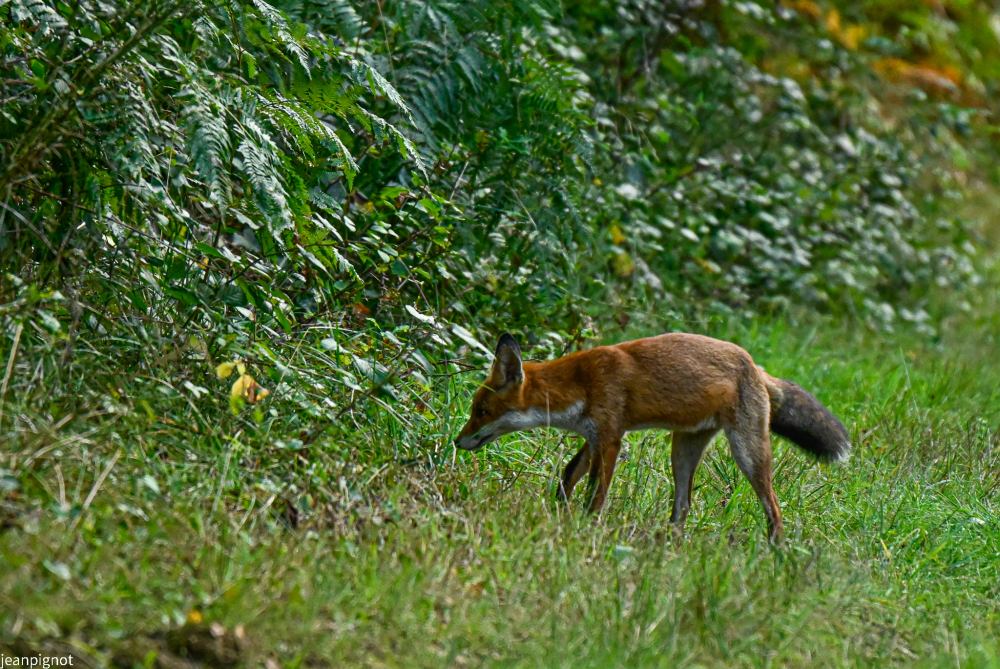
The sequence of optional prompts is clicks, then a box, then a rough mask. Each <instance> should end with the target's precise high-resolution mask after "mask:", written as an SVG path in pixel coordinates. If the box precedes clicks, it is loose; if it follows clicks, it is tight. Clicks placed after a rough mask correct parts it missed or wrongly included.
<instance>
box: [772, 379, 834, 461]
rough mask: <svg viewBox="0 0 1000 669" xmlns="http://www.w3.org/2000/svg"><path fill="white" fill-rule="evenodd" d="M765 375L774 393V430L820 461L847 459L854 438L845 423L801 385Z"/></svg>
mask: <svg viewBox="0 0 1000 669" xmlns="http://www.w3.org/2000/svg"><path fill="white" fill-rule="evenodd" d="M764 377H765V381H766V383H767V391H768V394H770V396H771V431H772V432H774V433H775V434H780V435H781V436H782V437H785V438H786V439H791V440H792V441H793V442H795V443H796V444H797V445H798V446H800V447H801V448H802V449H804V450H806V451H808V452H809V453H811V454H812V455H814V456H816V458H817V459H819V460H823V461H826V462H829V461H841V462H842V461H844V460H847V458H848V457H849V456H850V454H851V441H850V438H849V437H848V436H847V430H846V429H844V424H843V423H841V422H840V421H839V420H837V417H836V416H834V415H833V414H832V413H830V410H829V409H827V408H826V407H825V406H823V405H822V404H820V401H819V400H817V399H816V398H815V397H813V396H812V395H810V394H809V393H808V392H806V391H805V390H804V389H803V388H802V387H801V386H799V385H797V384H794V383H792V382H791V381H785V380H784V379H776V378H774V377H773V376H770V375H768V374H766V373H765V375H764Z"/></svg>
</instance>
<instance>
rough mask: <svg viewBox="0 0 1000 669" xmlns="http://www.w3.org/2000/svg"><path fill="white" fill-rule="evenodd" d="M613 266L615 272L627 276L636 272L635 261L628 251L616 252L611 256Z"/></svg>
mask: <svg viewBox="0 0 1000 669" xmlns="http://www.w3.org/2000/svg"><path fill="white" fill-rule="evenodd" d="M611 267H612V268H613V269H614V270H615V274H617V275H618V276H620V277H622V278H626V277H629V276H632V273H633V272H635V261H634V260H632V257H631V256H630V255H629V254H627V253H616V254H614V255H613V256H612V257H611Z"/></svg>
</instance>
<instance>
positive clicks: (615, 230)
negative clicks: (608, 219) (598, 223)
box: [611, 225, 625, 245]
mask: <svg viewBox="0 0 1000 669" xmlns="http://www.w3.org/2000/svg"><path fill="white" fill-rule="evenodd" d="M624 241H625V234H624V233H623V232H622V229H621V228H620V227H618V226H617V225H612V226H611V243H612V244H616V245H617V244H621V243H622V242H624Z"/></svg>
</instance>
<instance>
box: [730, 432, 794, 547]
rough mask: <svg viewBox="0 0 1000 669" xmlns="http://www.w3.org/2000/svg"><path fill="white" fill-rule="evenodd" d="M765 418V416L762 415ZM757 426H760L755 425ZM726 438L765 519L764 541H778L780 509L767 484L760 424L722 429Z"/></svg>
mask: <svg viewBox="0 0 1000 669" xmlns="http://www.w3.org/2000/svg"><path fill="white" fill-rule="evenodd" d="M764 415H765V416H766V414H764ZM757 422H760V423H761V424H759V425H758V424H756V423H757ZM726 438H727V439H728V440H729V448H730V450H731V451H732V454H733V458H734V459H735V460H736V464H737V465H739V468H740V471H742V472H743V474H744V475H746V477H747V479H749V481H750V485H751V486H752V487H753V490H754V492H755V493H757V498H758V499H759V500H760V503H761V506H763V507H764V515H765V516H766V517H767V528H768V537H769V538H770V540H771V541H772V542H774V543H778V542H780V541H781V537H782V535H783V533H784V526H783V524H782V521H781V507H780V506H779V505H778V497H777V495H775V494H774V487H773V486H772V484H771V436H770V434H769V433H768V428H767V423H766V418H765V420H764V421H745V422H743V423H742V424H740V425H736V426H733V427H729V428H726Z"/></svg>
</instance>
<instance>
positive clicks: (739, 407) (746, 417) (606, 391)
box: [455, 333, 851, 541]
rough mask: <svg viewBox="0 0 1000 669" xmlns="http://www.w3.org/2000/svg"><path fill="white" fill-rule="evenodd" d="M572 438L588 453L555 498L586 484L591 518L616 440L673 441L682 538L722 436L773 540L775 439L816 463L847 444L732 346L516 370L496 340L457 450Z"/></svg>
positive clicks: (659, 345)
mask: <svg viewBox="0 0 1000 669" xmlns="http://www.w3.org/2000/svg"><path fill="white" fill-rule="evenodd" d="M545 426H551V427H557V428H562V429H565V430H570V431H572V432H576V433H577V434H579V435H580V436H582V437H583V438H584V440H585V443H584V446H583V447H582V448H581V449H580V451H579V452H578V453H577V454H576V455H575V456H574V457H573V459H572V460H570V461H569V464H567V465H566V469H565V471H564V472H563V476H562V479H561V481H560V485H559V490H558V495H559V498H560V500H561V501H563V502H566V501H568V500H569V497H570V495H571V494H572V492H573V488H574V486H576V484H577V482H578V481H579V480H580V478H581V477H582V476H583V474H584V473H585V472H586V473H588V474H589V477H590V482H591V486H592V488H593V496H592V498H591V502H590V511H591V512H598V511H600V509H601V507H602V506H603V505H604V500H605V498H606V497H607V494H608V486H609V485H610V484H611V476H612V474H613V473H614V469H615V462H616V461H617V459H618V451H619V449H620V448H621V442H622V436H623V435H624V434H625V433H626V432H628V431H630V430H642V429H647V428H663V429H667V430H673V446H672V449H671V452H670V462H671V467H672V469H673V476H674V507H673V513H672V514H671V518H670V520H671V522H672V523H673V524H674V527H675V528H676V529H677V531H678V532H682V531H683V527H684V521H685V519H686V518H687V514H688V509H689V508H690V506H691V484H692V480H693V478H694V471H695V469H696V468H697V467H698V463H699V462H701V458H702V455H703V454H704V452H705V448H706V446H707V445H708V443H709V442H710V441H711V440H712V437H713V436H715V434H716V433H717V432H718V431H719V430H723V431H725V433H726V437H727V438H728V440H729V448H730V450H731V451H732V454H733V458H734V459H735V460H736V463H737V465H738V466H739V468H740V470H741V471H742V472H743V473H744V474H745V475H746V477H747V478H748V479H749V480H750V485H751V486H753V489H754V492H755V493H757V497H758V498H759V499H760V502H761V504H762V505H763V507H764V513H765V515H766V517H767V526H768V536H769V538H770V539H771V540H772V541H780V540H781V537H782V531H783V526H782V521H781V509H780V508H779V506H778V499H777V497H776V496H775V494H774V489H773V488H772V486H771V440H770V434H769V433H770V431H774V432H775V433H777V434H779V435H781V436H783V437H786V438H788V439H790V440H792V441H793V442H795V443H796V444H797V445H798V446H800V447H801V448H803V449H804V450H806V451H808V452H809V453H811V454H812V455H813V456H815V457H817V458H818V459H820V460H825V461H842V460H846V459H847V457H848V456H849V454H850V450H851V443H850V441H849V439H848V435H847V430H845V429H844V426H843V424H842V423H841V422H840V421H839V420H837V418H836V417H835V416H834V415H833V414H832V413H830V411H829V410H828V409H827V408H826V407H825V406H823V405H822V404H820V402H819V401H818V400H817V399H816V398H815V397H813V396H812V395H810V394H809V393H808V392H806V391H805V390H803V389H802V388H800V387H799V386H797V385H796V384H794V383H792V382H790V381H784V380H782V379H776V378H774V377H772V376H770V375H769V374H767V372H765V371H764V370H763V369H762V368H761V367H758V366H757V365H756V364H755V363H754V361H753V359H752V358H751V357H750V354H749V353H747V352H746V351H745V350H743V349H742V348H740V347H739V346H737V345H736V344H733V343H730V342H726V341H721V340H718V339H712V338H710V337H704V336H701V335H695V334H684V333H672V334H663V335H660V336H658V337H648V338H645V339H636V340H634V341H627V342H623V343H620V344H615V345H613V346H599V347H597V348H594V349H591V350H588V351H580V352H577V353H571V354H570V355H566V356H563V357H561V358H558V359H556V360H550V361H548V362H522V360H521V349H520V347H519V346H518V345H517V342H516V341H515V340H514V338H513V337H512V336H511V335H509V334H504V335H503V336H501V337H500V341H499V343H498V344H497V348H496V357H495V359H494V361H493V367H492V369H491V370H490V375H489V378H488V379H487V380H486V382H485V383H484V384H483V385H482V386H481V387H480V388H479V390H478V391H477V392H476V395H475V398H474V399H473V401H472V415H471V417H470V418H469V422H468V423H466V425H465V427H464V428H463V429H462V432H461V433H460V434H459V435H458V437H457V438H456V440H455V444H456V446H458V447H459V448H462V449H465V450H470V451H471V450H477V449H479V448H482V447H483V446H485V445H486V444H488V443H490V442H491V441H493V440H494V439H496V438H497V437H500V436H501V435H504V434H508V433H510V432H515V431H518V430H528V429H531V428H535V427H545Z"/></svg>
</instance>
